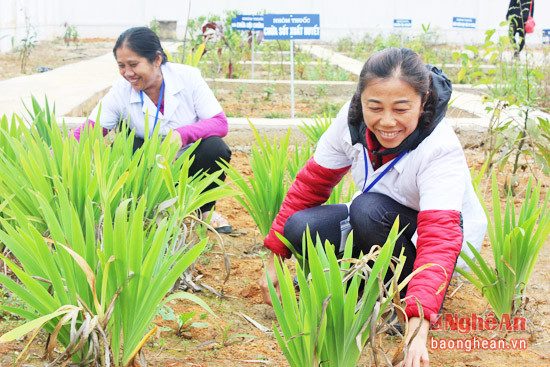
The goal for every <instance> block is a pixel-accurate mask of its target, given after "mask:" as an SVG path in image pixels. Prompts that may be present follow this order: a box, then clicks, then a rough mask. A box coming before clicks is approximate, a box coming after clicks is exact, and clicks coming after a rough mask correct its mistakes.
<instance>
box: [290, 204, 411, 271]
mask: <svg viewBox="0 0 550 367" xmlns="http://www.w3.org/2000/svg"><path fill="white" fill-rule="evenodd" d="M347 216H348V210H347V206H346V205H345V204H337V205H322V206H318V207H314V208H309V209H305V210H301V211H299V212H296V213H294V215H292V216H291V217H290V218H288V220H287V221H286V223H285V227H284V236H285V238H286V239H287V240H289V242H290V243H291V244H292V245H293V246H294V247H295V248H296V250H297V251H298V252H299V253H302V235H303V233H304V232H305V230H306V227H307V226H309V230H310V233H311V236H312V238H314V239H315V237H316V236H317V235H319V237H320V239H321V240H322V242H323V243H324V242H325V240H329V242H330V243H332V244H333V245H335V246H336V248H339V246H340V221H342V220H344V219H345V218H346V217H347ZM397 216H399V230H402V229H403V228H405V227H406V228H405V230H404V232H403V234H402V235H401V236H400V237H399V238H398V240H397V242H396V244H395V248H394V250H393V256H396V257H399V254H400V253H401V249H404V254H405V256H406V257H407V259H406V261H405V265H404V269H403V271H402V273H401V276H400V278H399V281H402V280H403V279H404V278H406V277H407V276H408V275H409V274H410V273H412V270H413V265H414V260H415V259H416V247H415V246H414V244H413V242H412V241H411V238H412V236H413V235H414V233H415V232H416V227H417V216H418V212H417V211H416V210H413V209H411V208H408V207H406V206H404V205H401V204H399V203H398V202H396V201H395V200H393V199H391V198H390V197H388V196H386V195H383V194H379V193H365V194H361V195H359V196H358V197H357V198H355V200H354V201H353V202H352V204H351V207H350V209H349V217H350V224H351V228H352V230H353V256H354V257H358V256H359V254H360V253H361V252H363V253H364V254H366V253H368V252H369V251H370V249H371V247H372V246H374V245H380V246H382V245H384V243H385V242H386V239H387V237H388V235H389V233H390V230H391V228H392V226H393V223H394V222H395V219H396V218H397ZM391 276H392V275H391V274H388V275H387V276H386V280H388V279H390V278H391Z"/></svg>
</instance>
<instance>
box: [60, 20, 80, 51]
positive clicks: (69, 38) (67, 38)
mask: <svg viewBox="0 0 550 367" xmlns="http://www.w3.org/2000/svg"><path fill="white" fill-rule="evenodd" d="M63 42H65V45H67V46H69V45H70V44H71V42H72V43H74V44H76V43H77V42H78V30H77V29H76V26H74V25H69V24H68V23H65V33H63Z"/></svg>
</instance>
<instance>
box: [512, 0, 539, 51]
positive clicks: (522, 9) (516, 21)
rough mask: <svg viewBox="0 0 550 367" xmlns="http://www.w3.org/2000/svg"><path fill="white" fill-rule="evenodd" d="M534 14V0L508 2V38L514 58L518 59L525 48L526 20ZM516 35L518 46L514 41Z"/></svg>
mask: <svg viewBox="0 0 550 367" xmlns="http://www.w3.org/2000/svg"><path fill="white" fill-rule="evenodd" d="M534 13H535V0H510V5H508V12H507V13H506V19H507V20H508V22H509V25H508V36H509V37H510V41H511V42H512V46H513V47H514V57H519V53H520V52H521V50H523V46H525V23H526V22H527V18H528V17H529V15H530V16H533V15H534ZM516 34H517V35H519V46H518V43H517V41H516Z"/></svg>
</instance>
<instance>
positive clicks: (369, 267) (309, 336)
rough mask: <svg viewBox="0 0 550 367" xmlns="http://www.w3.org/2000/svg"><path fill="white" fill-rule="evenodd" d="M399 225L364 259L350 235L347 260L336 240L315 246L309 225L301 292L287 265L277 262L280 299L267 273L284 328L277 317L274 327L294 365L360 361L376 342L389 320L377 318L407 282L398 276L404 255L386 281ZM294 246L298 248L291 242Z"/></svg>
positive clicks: (300, 264)
mask: <svg viewBox="0 0 550 367" xmlns="http://www.w3.org/2000/svg"><path fill="white" fill-rule="evenodd" d="M398 228H399V221H398V220H397V221H396V223H394V225H393V227H392V230H391V232H390V234H389V236H388V239H387V241H386V243H385V244H384V245H383V246H382V247H381V248H379V247H377V248H376V249H375V248H373V250H372V251H371V252H370V253H369V254H367V255H365V256H363V257H360V258H359V259H351V253H352V246H353V245H352V241H353V238H352V235H350V237H348V241H347V244H346V247H345V252H344V255H343V259H344V260H338V259H337V257H336V255H335V252H334V251H335V249H334V246H332V245H331V244H329V243H328V242H327V243H325V244H324V246H323V244H322V243H320V240H319V239H317V244H316V246H315V245H314V242H313V241H312V240H311V237H310V236H309V231H308V232H306V234H305V235H304V247H306V248H307V254H308V256H307V259H306V258H305V257H301V256H299V255H298V261H297V264H296V274H297V278H298V283H299V287H300V294H299V296H298V297H296V294H295V288H294V284H293V280H292V277H291V275H290V272H289V270H288V267H287V266H286V265H284V264H283V265H281V264H280V263H279V261H276V262H275V266H276V269H277V277H278V280H279V286H280V291H281V299H279V297H278V295H277V293H276V291H275V288H274V287H273V284H272V282H271V279H270V278H269V277H268V282H269V290H270V296H271V301H272V302H273V309H274V311H275V314H276V316H277V321H278V322H279V325H280V329H279V328H277V327H276V325H275V323H274V324H273V329H274V332H275V337H276V338H277V341H278V343H279V346H280V347H281V349H282V350H283V353H284V354H285V357H286V358H287V361H288V362H289V364H290V365H291V366H300V367H303V366H321V365H323V366H341V367H346V366H355V365H356V364H357V362H358V360H359V357H360V356H361V352H362V351H363V348H364V347H365V345H366V344H367V342H369V341H370V342H371V343H375V339H374V337H375V336H376V333H377V332H381V331H382V330H386V328H387V326H385V325H382V324H380V325H378V327H377V325H376V324H377V321H378V320H379V319H380V318H381V317H382V315H383V314H384V313H385V311H386V308H387V307H388V306H391V304H392V299H393V297H394V296H395V295H396V294H397V293H398V290H399V289H402V287H403V286H404V284H400V285H397V283H396V280H395V279H396V278H397V277H398V276H399V274H400V273H401V268H402V267H401V266H400V265H399V264H400V263H403V261H404V257H403V256H401V257H400V259H399V260H400V261H399V262H398V263H397V266H393V265H392V268H393V269H394V270H395V272H394V279H393V280H392V281H391V282H390V284H391V285H390V286H389V288H388V290H386V289H385V288H384V285H383V283H384V281H383V279H384V277H385V275H386V273H387V271H388V269H389V267H390V263H391V261H392V251H393V248H394V245H395V241H396V240H397V238H398V236H399V233H398ZM289 248H290V249H291V250H294V249H293V247H292V246H290V247H289ZM294 253H295V251H294ZM295 255H297V254H296V253H295ZM374 260H376V261H374ZM372 261H374V265H373V264H372ZM308 274H309V276H308ZM411 277H412V275H411ZM362 280H363V281H364V284H363V285H362V284H361V282H362ZM361 286H363V289H362V292H361V291H360V288H361ZM387 314H388V313H386V315H387ZM372 347H373V348H374V344H373V345H372Z"/></svg>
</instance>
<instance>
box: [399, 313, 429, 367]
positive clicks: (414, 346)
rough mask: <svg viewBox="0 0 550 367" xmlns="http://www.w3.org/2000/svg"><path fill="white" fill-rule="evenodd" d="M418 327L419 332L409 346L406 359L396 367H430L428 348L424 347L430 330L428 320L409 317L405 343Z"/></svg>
mask: <svg viewBox="0 0 550 367" xmlns="http://www.w3.org/2000/svg"><path fill="white" fill-rule="evenodd" d="M418 325H420V330H419V331H418V334H416V336H415V337H414V339H413V340H412V341H411V343H410V345H409V351H408V352H407V358H405V360H404V361H403V362H401V363H400V364H398V365H397V366H398V367H428V366H429V365H430V359H429V357H428V348H427V347H426V342H427V341H428V331H429V330H430V322H429V321H428V320H426V319H421V318H420V317H411V318H410V320H409V329H408V332H407V335H406V336H405V343H409V340H410V339H411V336H412V334H414V332H415V330H416V329H417V328H418Z"/></svg>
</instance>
